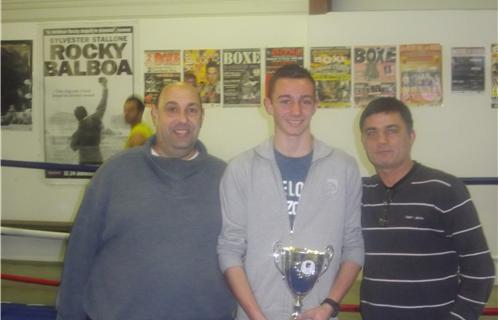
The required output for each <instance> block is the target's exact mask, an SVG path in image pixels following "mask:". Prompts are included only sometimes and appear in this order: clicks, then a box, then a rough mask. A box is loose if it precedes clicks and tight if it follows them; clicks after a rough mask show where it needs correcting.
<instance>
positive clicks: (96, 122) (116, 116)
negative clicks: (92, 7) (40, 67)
mask: <svg viewBox="0 0 498 320" xmlns="http://www.w3.org/2000/svg"><path fill="white" fill-rule="evenodd" d="M43 38H44V47H43V59H44V93H45V94H44V95H45V101H44V102H45V103H44V105H45V155H46V157H45V158H46V161H47V162H50V163H63V164H96V165H99V164H101V163H102V162H103V161H105V160H106V159H108V158H109V157H110V156H111V155H113V154H115V153H116V152H118V151H120V150H122V149H123V146H124V143H125V140H126V136H127V134H128V129H129V128H128V127H127V126H126V125H125V122H124V120H123V111H122V106H123V102H124V100H125V99H126V97H127V96H129V95H131V94H132V93H133V88H134V86H133V52H134V50H133V27H132V26H94V27H72V28H56V29H45V30H43ZM91 175H92V174H89V173H85V172H73V171H56V170H47V171H46V177H47V178H84V177H89V176H91Z"/></svg>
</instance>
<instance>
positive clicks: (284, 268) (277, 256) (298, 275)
mask: <svg viewBox="0 0 498 320" xmlns="http://www.w3.org/2000/svg"><path fill="white" fill-rule="evenodd" d="M333 257H334V249H333V248H332V246H330V245H329V246H327V247H326V248H325V250H323V251H318V250H312V249H307V248H298V247H292V246H289V247H284V246H283V245H282V244H281V242H280V241H277V242H275V244H274V245H273V260H274V262H275V266H276V267H277V269H278V271H279V272H280V273H281V274H282V276H283V277H284V278H285V279H286V281H287V285H288V287H289V289H290V291H291V292H292V294H293V295H294V299H295V301H294V302H295V303H294V312H293V313H292V314H291V317H290V319H297V317H298V315H299V314H300V313H301V309H302V305H303V298H304V296H305V295H306V294H307V293H308V292H310V290H311V289H313V286H314V285H315V283H316V281H318V278H319V277H320V276H321V275H322V274H324V273H325V271H327V268H328V267H329V265H330V262H331V261H332V258H333Z"/></svg>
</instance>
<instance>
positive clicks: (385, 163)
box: [361, 112, 415, 170]
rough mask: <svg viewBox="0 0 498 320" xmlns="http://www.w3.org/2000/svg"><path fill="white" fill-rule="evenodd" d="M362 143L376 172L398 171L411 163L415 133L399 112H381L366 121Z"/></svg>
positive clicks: (362, 133)
mask: <svg viewBox="0 0 498 320" xmlns="http://www.w3.org/2000/svg"><path fill="white" fill-rule="evenodd" d="M361 131H362V132H361V141H362V143H363V147H364V148H365V151H366V153H367V156H368V159H369V160H370V162H371V163H372V164H373V165H374V167H375V169H376V170H396V169H398V168H401V167H403V166H404V165H407V164H408V163H409V162H411V149H412V145H413V142H414V141H415V132H414V131H413V130H411V131H409V129H408V127H407V126H406V123H405V122H404V121H403V119H402V118H401V115H400V114H399V113H398V112H389V113H386V112H380V113H375V114H372V115H371V116H369V117H367V118H366V119H365V122H364V123H363V128H362V130H361Z"/></svg>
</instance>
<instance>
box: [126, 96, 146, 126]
mask: <svg viewBox="0 0 498 320" xmlns="http://www.w3.org/2000/svg"><path fill="white" fill-rule="evenodd" d="M123 116H124V119H125V121H126V123H127V124H129V125H134V124H137V123H139V122H140V121H142V112H140V111H139V110H138V106H137V103H136V102H135V101H133V100H130V101H127V102H125V104H124V106H123Z"/></svg>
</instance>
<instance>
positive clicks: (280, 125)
mask: <svg viewBox="0 0 498 320" xmlns="http://www.w3.org/2000/svg"><path fill="white" fill-rule="evenodd" d="M317 105H318V100H317V99H316V97H315V90H314V86H313V84H312V83H311V81H310V80H309V79H293V78H281V79H278V80H277V82H276V83H275V86H274V88H273V92H272V95H271V97H269V98H268V97H267V98H265V108H266V111H267V112H268V113H269V114H271V115H272V116H273V121H274V123H275V135H276V136H281V137H288V138H291V137H301V136H303V135H305V134H309V133H310V123H311V118H312V117H313V114H314V113H315V111H316V108H317Z"/></svg>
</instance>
